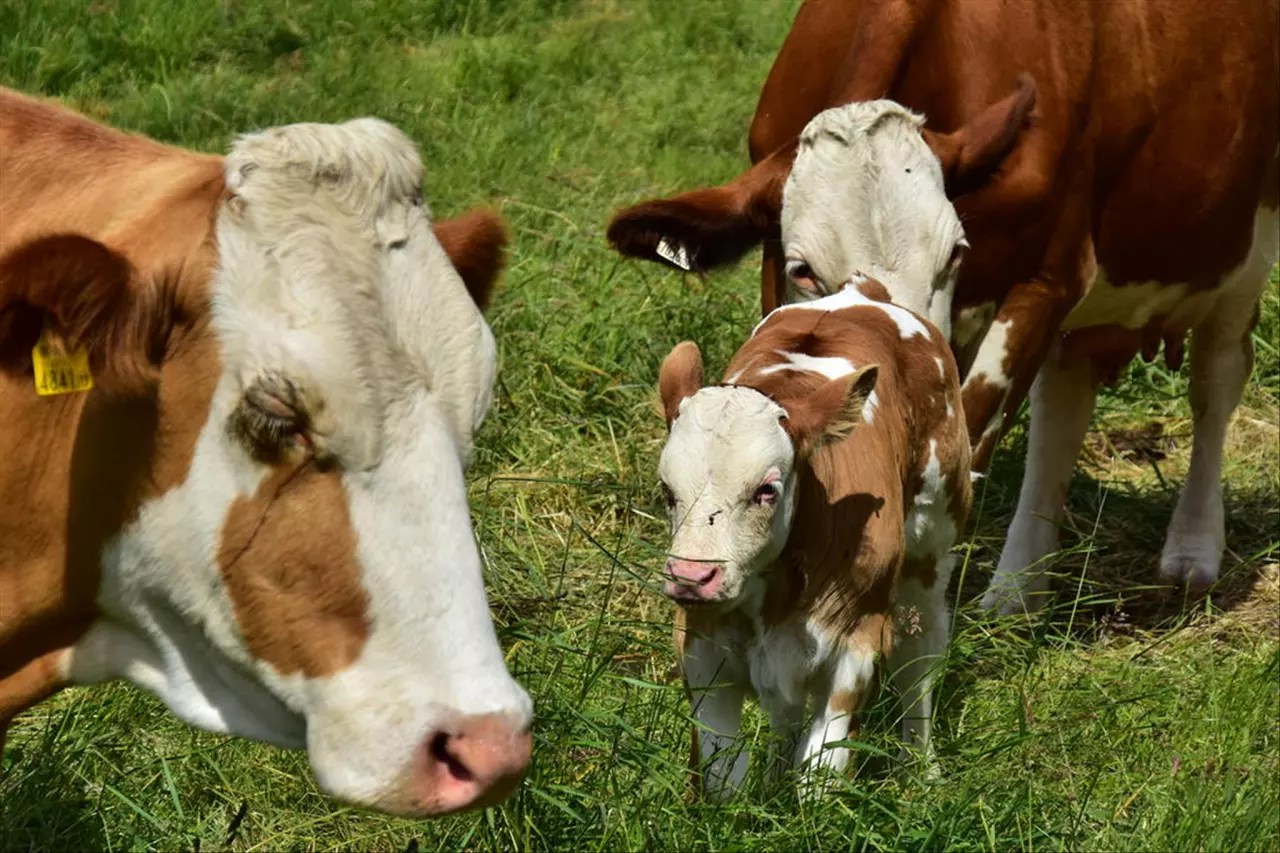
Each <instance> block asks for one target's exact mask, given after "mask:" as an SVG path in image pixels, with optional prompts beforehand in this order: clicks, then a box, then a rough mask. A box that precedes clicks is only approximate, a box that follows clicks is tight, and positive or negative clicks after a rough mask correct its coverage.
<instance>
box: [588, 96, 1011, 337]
mask: <svg viewBox="0 0 1280 853" xmlns="http://www.w3.org/2000/svg"><path fill="white" fill-rule="evenodd" d="M1035 95H1036V89H1035V84H1034V83H1033V82H1032V80H1031V78H1030V77H1029V76H1026V75H1023V76H1021V77H1020V78H1019V79H1018V83H1017V87H1016V90H1015V91H1014V92H1013V93H1012V94H1010V95H1009V96H1008V97H1006V98H1003V99H1001V100H1000V101H997V102H996V103H993V104H991V105H990V106H988V107H986V108H985V109H984V110H981V111H979V112H978V113H977V114H976V115H975V116H974V117H973V118H972V119H971V120H970V121H969V122H968V123H966V124H965V125H963V126H962V127H961V128H959V129H958V130H956V131H954V132H952V133H946V134H943V133H937V132H934V131H931V130H928V129H925V128H924V127H923V125H924V119H923V118H922V117H920V116H918V115H916V114H914V113H912V112H910V111H908V110H907V109H905V108H904V107H902V106H901V105H899V104H897V103H895V102H893V101H887V100H880V101H868V102H860V103H853V104H848V105H845V106H840V107H835V108H832V109H829V110H826V111H825V112H822V113H820V114H818V115H817V116H816V117H814V118H813V119H812V120H811V121H810V122H809V124H808V125H807V126H806V127H805V128H804V130H803V132H802V133H801V134H800V135H799V137H798V138H797V139H795V140H793V141H792V142H790V143H788V144H787V145H784V146H783V147H781V148H779V149H778V150H777V151H774V152H773V153H772V154H770V155H769V156H768V157H766V158H764V159H763V160H761V161H760V162H759V163H757V164H756V165H755V166H753V167H752V168H751V169H749V170H748V171H747V172H745V173H744V174H742V175H741V176H739V177H738V178H736V179H735V180H733V181H731V182H730V183H728V184H725V185H723V186H719V187H710V188H706V189H700V190H695V191H693V192H689V193H684V194H682V195H678V196H675V197H673V198H668V199H656V200H653V201H646V202H643V203H641V204H638V205H635V206H633V207H629V208H626V209H624V210H621V211H619V212H618V213H616V214H615V215H614V217H613V219H612V221H611V222H610V224H609V229H608V238H609V241H610V243H611V244H612V245H613V247H614V248H615V249H616V250H617V251H619V252H620V253H622V254H624V255H630V256H632V257H638V258H643V259H646V260H654V261H660V262H662V263H666V264H668V265H671V266H676V267H679V268H683V269H687V270H694V271H697V272H703V271H706V270H709V269H711V268H713V267H716V266H720V265H723V264H729V263H733V262H736V261H737V260H738V259H740V258H741V257H742V256H743V255H744V254H745V253H746V252H747V251H748V250H750V249H751V248H752V247H753V246H755V245H756V244H757V243H759V242H760V241H761V240H764V239H766V238H770V237H779V236H780V238H781V240H782V246H783V250H784V251H785V253H786V274H787V288H788V299H789V300H791V301H804V300H808V299H816V298H819V297H821V296H824V295H827V294H828V293H832V292H834V291H836V290H838V289H839V286H840V283H841V282H844V281H847V280H848V279H849V278H850V277H852V276H853V275H855V274H859V273H860V274H863V275H867V276H871V277H874V278H877V279H879V280H880V281H881V282H883V283H884V284H885V286H886V287H887V288H888V290H889V293H890V295H891V298H892V299H893V301H894V302H897V303H899V304H901V305H903V306H904V307H907V308H910V309H911V310H913V311H915V312H916V313H918V314H921V315H923V316H928V317H929V318H930V319H931V320H933V322H934V323H935V324H936V325H937V326H938V327H939V328H940V329H942V330H943V332H944V333H947V334H948V336H949V329H950V326H951V318H950V303H951V293H952V291H953V289H954V285H955V278H956V273H957V270H958V267H959V263H960V260H961V256H962V254H963V250H964V248H965V247H966V246H967V243H966V242H965V240H964V231H963V229H962V228H961V226H960V221H959V219H958V218H957V216H956V213H955V210H954V209H953V207H952V205H951V200H952V199H955V198H957V197H959V196H961V195H964V194H966V193H969V192H972V191H973V190H975V189H978V188H980V187H981V186H983V185H984V184H985V183H986V182H987V181H988V180H989V179H990V178H991V176H992V175H993V174H994V172H995V171H996V170H997V169H998V167H999V166H1000V164H1001V163H1003V162H1004V160H1005V159H1006V158H1007V156H1008V155H1009V154H1010V152H1012V150H1013V149H1014V147H1015V145H1016V143H1017V140H1018V134H1019V131H1020V130H1021V129H1022V128H1023V127H1025V126H1026V125H1027V123H1028V121H1029V120H1030V115H1031V110H1032V108H1033V107H1034V105H1035Z"/></svg>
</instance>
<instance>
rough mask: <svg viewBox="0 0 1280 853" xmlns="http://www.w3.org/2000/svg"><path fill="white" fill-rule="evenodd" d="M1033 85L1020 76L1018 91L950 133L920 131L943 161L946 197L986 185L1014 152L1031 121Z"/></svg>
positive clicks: (1030, 80)
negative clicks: (1019, 137) (1019, 138)
mask: <svg viewBox="0 0 1280 853" xmlns="http://www.w3.org/2000/svg"><path fill="white" fill-rule="evenodd" d="M1035 105H1036V84H1035V80H1033V79H1032V77H1031V75H1030V74H1019V75H1018V83H1017V88H1016V89H1015V90H1014V91H1013V93H1012V94H1011V95H1008V96H1007V97H1005V98H1003V99H1001V100H999V101H996V102H995V103H994V104H992V105H991V106H989V107H987V108H986V109H985V110H983V111H982V112H981V113H979V114H978V115H977V116H976V117H974V118H973V119H972V120H971V121H970V122H969V123H968V124H966V125H965V126H964V127H962V128H960V129H959V130H956V131H954V132H952V133H935V132H934V131H931V130H927V129H926V130H924V131H922V133H923V135H924V141H925V143H926V144H928V146H929V148H930V149H931V150H932V151H933V153H934V154H935V155H937V157H938V159H939V160H940V161H942V175H943V180H944V182H945V184H946V188H947V197H948V198H951V199H956V198H959V197H960V196H962V195H965V194H966V193H970V192H973V191H974V190H976V189H978V188H979V187H981V186H982V185H983V184H984V183H986V182H987V181H988V180H989V179H990V178H991V176H992V175H993V174H995V172H996V170H997V169H999V168H1000V165H1001V164H1002V163H1003V162H1004V160H1005V158H1007V157H1008V156H1009V154H1010V153H1011V152H1012V151H1013V149H1014V147H1015V146H1016V143H1017V141H1018V135H1019V133H1020V132H1021V131H1022V129H1023V128H1024V127H1026V126H1027V125H1028V124H1030V122H1031V111H1032V110H1033V109H1034V108H1035Z"/></svg>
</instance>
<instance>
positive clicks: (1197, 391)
mask: <svg viewBox="0 0 1280 853" xmlns="http://www.w3.org/2000/svg"><path fill="white" fill-rule="evenodd" d="M1257 266H1258V268H1257V269H1256V270H1255V271H1254V277H1253V278H1251V279H1238V280H1237V283H1235V284H1234V286H1231V285H1228V286H1229V288H1230V289H1228V290H1226V291H1224V292H1223V294H1222V295H1221V296H1220V297H1219V299H1218V303H1217V305H1216V306H1215V307H1214V309H1213V311H1212V312H1211V313H1210V314H1209V316H1208V317H1206V318H1205V319H1204V321H1203V322H1201V323H1200V325H1198V326H1196V327H1195V329H1194V330H1193V331H1192V334H1191V388H1190V392H1191V394H1190V396H1191V412H1192V416H1193V418H1194V419H1195V428H1194V429H1195V432H1194V438H1193V441H1192V449H1191V467H1190V469H1189V470H1188V472H1187V481H1186V483H1185V484H1183V487H1182V494H1181V495H1180V496H1179V498H1178V505H1177V507H1176V508H1175V509H1174V511H1173V518H1172V519H1171V520H1170V522H1169V531H1168V534H1167V536H1166V538H1165V544H1164V552H1163V554H1162V555H1161V557H1160V574H1161V575H1162V576H1164V577H1165V578H1167V579H1169V580H1172V581H1176V582H1179V583H1187V584H1189V585H1191V586H1192V587H1196V588H1202V587H1205V586H1208V585H1209V584H1211V583H1213V582H1214V581H1216V580H1217V579H1218V571H1219V568H1220V567H1221V564H1222V551H1223V548H1224V547H1225V545H1226V534H1225V531H1224V524H1223V510H1222V448H1223V444H1224V442H1225V441H1226V435H1227V423H1228V421H1230V419H1231V414H1232V412H1234V411H1235V408H1236V406H1237V405H1239V403H1240V396H1241V394H1242V392H1243V391H1244V384H1245V382H1246V381H1247V380H1248V378H1249V372H1250V371H1251V370H1252V369H1253V342H1252V340H1250V337H1249V333H1250V332H1251V331H1252V330H1253V326H1254V325H1255V324H1256V322H1257V318H1258V314H1257V308H1258V299H1259V297H1260V296H1261V293H1262V288H1263V286H1264V285H1265V283H1266V274H1267V272H1268V270H1267V269H1266V265H1262V264H1259V265H1257Z"/></svg>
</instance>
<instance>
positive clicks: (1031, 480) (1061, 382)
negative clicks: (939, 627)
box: [982, 353, 1098, 614]
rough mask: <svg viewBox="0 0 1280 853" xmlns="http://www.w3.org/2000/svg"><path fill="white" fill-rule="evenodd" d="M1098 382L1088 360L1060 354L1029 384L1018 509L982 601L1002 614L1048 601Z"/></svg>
mask: <svg viewBox="0 0 1280 853" xmlns="http://www.w3.org/2000/svg"><path fill="white" fill-rule="evenodd" d="M1097 393H1098V390H1097V383H1096V382H1095V381H1094V378H1093V372H1092V369H1091V368H1090V366H1089V365H1088V364H1086V363H1081V364H1072V365H1063V364H1060V363H1059V361H1058V358H1057V354H1056V353H1050V356H1049V358H1048V359H1047V360H1046V361H1045V362H1044V364H1043V366H1041V368H1040V373H1039V375H1038V376H1037V377H1036V381H1035V384H1034V385H1033V386H1032V388H1031V431H1030V434H1029V436H1028V439H1029V440H1028V442H1027V464H1026V467H1025V470H1024V472H1023V478H1022V492H1021V494H1020V495H1019V496H1018V508H1017V510H1016V511H1015V513H1014V516H1013V523H1012V524H1010V525H1009V532H1008V535H1007V537H1006V539H1005V546H1004V550H1003V551H1002V552H1001V553H1000V562H999V564H998V565H997V567H996V573H995V575H994V576H993V577H992V578H991V584H990V585H989V586H988V587H987V591H986V594H985V595H983V597H982V606H983V607H984V608H986V609H988V610H991V609H996V608H998V609H999V611H1000V612H1001V613H1003V614H1009V613H1016V612H1027V613H1030V612H1033V611H1035V610H1037V609H1039V607H1040V606H1041V605H1042V604H1043V603H1044V600H1045V594H1046V591H1047V590H1048V586H1049V579H1048V575H1047V574H1046V570H1047V569H1048V565H1047V563H1048V558H1049V556H1050V555H1051V554H1053V553H1054V552H1055V551H1057V550H1058V532H1059V527H1060V525H1061V524H1062V517H1063V511H1064V507H1065V504H1066V499H1067V487H1068V486H1069V485H1070V483H1071V472H1072V471H1074V470H1075V466H1076V457H1077V456H1078V455H1079V453H1080V445H1081V444H1082V443H1083V442H1084V434H1085V432H1086V431H1087V430H1088V428H1089V422H1090V420H1092V418H1093V407H1094V403H1095V401H1096V399H1097Z"/></svg>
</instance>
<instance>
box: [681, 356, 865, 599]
mask: <svg viewBox="0 0 1280 853" xmlns="http://www.w3.org/2000/svg"><path fill="white" fill-rule="evenodd" d="M877 372H878V371H877V368H876V366H875V365H868V366H864V367H863V368H861V369H859V370H857V371H855V372H854V373H853V374H851V375H850V376H846V377H842V378H840V379H832V380H829V381H827V382H826V383H824V384H823V385H822V386H821V387H820V388H819V390H818V391H816V392H815V393H813V394H810V395H807V396H806V397H805V398H804V399H803V400H801V401H797V402H792V403H788V405H787V407H784V406H782V405H779V404H778V403H777V402H775V401H774V400H771V399H770V398H769V397H767V396H765V395H764V394H762V393H761V392H760V391H758V390H756V389H754V388H750V387H746V386H736V385H720V386H712V387H706V388H704V387H703V386H702V357H701V355H700V353H699V352H698V348H697V346H696V345H695V344H693V343H690V342H685V343H682V344H680V345H679V346H677V347H676V348H675V349H674V350H672V352H671V354H670V355H668V356H667V358H666V360H665V361H663V363H662V370H661V373H660V376H659V388H660V393H661V396H662V404H663V409H664V411H665V413H666V418H667V425H668V428H669V434H668V436H667V443H666V446H665V447H663V450H662V457H661V460H660V462H659V465H658V476H659V478H660V479H661V482H662V489H663V492H664V495H665V497H666V501H667V506H668V510H669V512H670V514H671V529H672V538H671V548H670V549H669V552H668V553H669V554H670V555H671V556H670V558H669V559H668V561H667V566H666V582H665V588H664V591H665V592H666V594H667V595H668V596H670V597H671V598H672V599H674V600H675V601H677V602H679V603H681V604H685V605H715V606H719V607H723V608H732V607H734V606H736V605H737V604H738V603H740V602H743V601H748V600H752V599H753V597H755V596H758V595H759V594H760V593H762V592H763V584H762V583H761V581H762V579H763V573H764V572H765V570H766V569H767V568H768V567H769V565H770V564H771V563H772V562H773V561H774V560H775V559H777V557H778V555H779V554H781V553H782V549H783V547H784V546H785V545H786V542H787V537H788V536H789V535H790V532H791V523H792V520H793V518H794V513H795V508H796V482H797V478H798V474H799V470H800V467H801V465H802V464H803V463H804V462H805V460H806V459H807V458H808V456H809V455H810V454H811V453H813V452H814V451H815V450H816V449H818V448H819V447H822V446H823V445H825V444H827V443H829V442H834V441H839V440H841V439H843V438H844V437H845V436H847V435H849V433H850V432H851V431H852V430H853V429H854V427H855V426H856V425H857V424H858V423H859V422H860V420H861V417H862V411H863V406H864V405H865V404H866V401H867V398H868V397H869V396H870V394H871V391H872V389H873V388H874V387H875V382H876V376H877Z"/></svg>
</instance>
